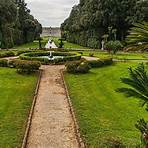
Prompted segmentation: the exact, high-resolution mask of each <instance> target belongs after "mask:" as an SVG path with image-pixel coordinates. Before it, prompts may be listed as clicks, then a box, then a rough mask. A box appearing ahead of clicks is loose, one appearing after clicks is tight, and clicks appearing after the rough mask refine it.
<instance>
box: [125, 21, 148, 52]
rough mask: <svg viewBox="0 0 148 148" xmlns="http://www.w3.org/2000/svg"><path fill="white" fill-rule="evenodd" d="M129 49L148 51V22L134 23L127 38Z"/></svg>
mask: <svg viewBox="0 0 148 148" xmlns="http://www.w3.org/2000/svg"><path fill="white" fill-rule="evenodd" d="M127 42H128V44H129V47H132V48H137V49H140V50H148V22H144V23H135V24H134V27H132V28H131V30H130V34H129V35H128V36H127Z"/></svg>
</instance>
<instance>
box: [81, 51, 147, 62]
mask: <svg viewBox="0 0 148 148" xmlns="http://www.w3.org/2000/svg"><path fill="white" fill-rule="evenodd" d="M90 53H93V54H94V56H95V57H99V58H105V57H108V56H111V55H109V53H108V52H105V51H91V52H88V51H84V52H83V55H86V56H89V54H90ZM113 58H115V59H119V60H120V59H121V60H124V59H127V60H136V59H137V60H145V59H147V60H148V53H147V52H144V53H134V52H131V53H130V52H118V53H117V54H116V55H113Z"/></svg>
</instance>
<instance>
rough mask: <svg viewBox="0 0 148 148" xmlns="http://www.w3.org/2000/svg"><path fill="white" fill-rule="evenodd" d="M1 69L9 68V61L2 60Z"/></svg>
mask: <svg viewBox="0 0 148 148" xmlns="http://www.w3.org/2000/svg"><path fill="white" fill-rule="evenodd" d="M0 67H8V60H6V59H0Z"/></svg>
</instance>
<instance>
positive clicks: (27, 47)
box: [14, 37, 48, 49]
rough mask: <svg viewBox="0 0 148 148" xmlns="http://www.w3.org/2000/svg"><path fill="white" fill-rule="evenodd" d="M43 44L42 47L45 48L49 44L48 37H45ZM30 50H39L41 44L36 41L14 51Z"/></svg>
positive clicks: (17, 47)
mask: <svg viewBox="0 0 148 148" xmlns="http://www.w3.org/2000/svg"><path fill="white" fill-rule="evenodd" d="M41 42H42V47H45V45H46V43H47V42H48V37H44V38H43V40H42V41H41ZM29 48H39V42H38V41H37V40H35V41H34V42H30V43H26V44H23V45H20V46H16V47H14V49H29Z"/></svg>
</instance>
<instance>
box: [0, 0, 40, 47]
mask: <svg viewBox="0 0 148 148" xmlns="http://www.w3.org/2000/svg"><path fill="white" fill-rule="evenodd" d="M41 32H42V26H41V24H40V23H39V22H38V21H37V20H36V19H35V18H34V17H33V16H32V15H31V14H30V10H29V9H28V8H27V4H26V3H25V1H24V0H0V47H1V48H11V47H13V46H14V45H20V44H23V43H27V42H31V41H33V40H34V39H35V38H37V37H39V34H40V33H41Z"/></svg>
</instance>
